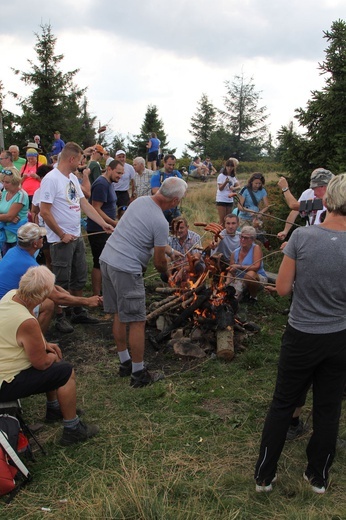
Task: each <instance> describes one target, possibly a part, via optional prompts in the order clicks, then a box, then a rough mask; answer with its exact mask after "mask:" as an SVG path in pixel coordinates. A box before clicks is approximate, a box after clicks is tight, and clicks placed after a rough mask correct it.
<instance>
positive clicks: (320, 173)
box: [310, 168, 334, 189]
mask: <svg viewBox="0 0 346 520" xmlns="http://www.w3.org/2000/svg"><path fill="white" fill-rule="evenodd" d="M333 177H334V175H333V174H332V172H331V171H329V170H325V169H324V168H316V170H314V171H313V172H312V174H311V177H310V188H311V189H312V188H318V187H319V186H327V185H328V183H329V181H331V180H332V178H333Z"/></svg>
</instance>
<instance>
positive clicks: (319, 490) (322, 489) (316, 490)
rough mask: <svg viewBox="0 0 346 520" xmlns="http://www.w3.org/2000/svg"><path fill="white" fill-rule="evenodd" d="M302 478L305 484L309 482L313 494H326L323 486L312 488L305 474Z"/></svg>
mask: <svg viewBox="0 0 346 520" xmlns="http://www.w3.org/2000/svg"><path fill="white" fill-rule="evenodd" d="M303 478H304V480H306V482H309V484H310V487H311V489H312V491H313V492H314V493H318V494H319V495H323V493H325V492H326V488H325V487H324V486H314V485H313V484H312V483H311V481H310V479H309V477H308V476H307V474H306V473H303Z"/></svg>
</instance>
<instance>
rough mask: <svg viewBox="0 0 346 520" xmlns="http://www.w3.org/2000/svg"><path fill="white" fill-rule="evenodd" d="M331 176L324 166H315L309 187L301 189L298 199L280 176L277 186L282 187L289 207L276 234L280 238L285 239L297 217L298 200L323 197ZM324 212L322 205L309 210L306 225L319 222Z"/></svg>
mask: <svg viewBox="0 0 346 520" xmlns="http://www.w3.org/2000/svg"><path fill="white" fill-rule="evenodd" d="M333 177H334V175H333V174H332V172H331V171H329V170H325V169H324V168H316V170H314V171H313V172H312V174H311V177H310V187H309V189H307V190H305V191H303V193H302V194H301V196H300V197H299V199H298V200H297V199H295V197H294V196H293V195H292V193H291V192H290V189H289V186H288V183H287V180H286V179H285V178H284V177H281V179H280V180H279V182H278V186H279V187H280V188H281V189H282V192H283V194H284V197H285V200H286V202H287V204H288V206H289V208H290V209H291V212H290V214H289V215H288V217H287V220H286V225H285V227H284V229H283V231H280V233H278V235H277V236H278V238H279V239H280V240H285V239H286V237H287V235H288V233H289V231H290V229H291V227H292V226H293V224H294V222H295V220H296V218H297V217H298V215H299V207H300V202H302V201H305V200H311V199H312V200H313V199H323V197H324V195H325V193H326V190H327V186H328V183H329V181H331V180H332V178H333ZM324 212H325V208H324V207H323V208H322V209H320V210H316V211H311V212H310V213H309V215H308V219H309V222H307V225H310V226H311V225H314V224H315V225H317V224H321V215H322V214H323V213H324Z"/></svg>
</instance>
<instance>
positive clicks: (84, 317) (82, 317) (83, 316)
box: [71, 311, 100, 325]
mask: <svg viewBox="0 0 346 520" xmlns="http://www.w3.org/2000/svg"><path fill="white" fill-rule="evenodd" d="M71 321H72V323H84V324H86V325H96V323H100V320H98V319H97V318H93V317H92V316H89V314H88V313H87V311H82V312H81V313H79V314H76V313H75V312H72V314H71Z"/></svg>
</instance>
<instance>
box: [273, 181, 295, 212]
mask: <svg viewBox="0 0 346 520" xmlns="http://www.w3.org/2000/svg"><path fill="white" fill-rule="evenodd" d="M278 186H279V188H281V190H282V192H283V194H284V197H285V201H286V203H287V206H288V207H289V208H290V209H292V210H294V211H299V205H300V204H299V202H298V200H297V199H296V198H295V197H294V196H293V195H292V193H291V191H290V188H289V186H288V182H287V180H286V179H285V177H280V179H279V182H278Z"/></svg>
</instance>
